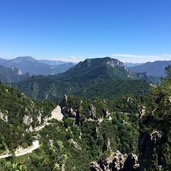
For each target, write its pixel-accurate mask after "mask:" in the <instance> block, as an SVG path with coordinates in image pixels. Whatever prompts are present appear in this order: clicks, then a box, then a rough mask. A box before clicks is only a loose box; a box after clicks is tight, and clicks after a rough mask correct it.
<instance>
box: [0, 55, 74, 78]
mask: <svg viewBox="0 0 171 171" xmlns="http://www.w3.org/2000/svg"><path fill="white" fill-rule="evenodd" d="M0 65H2V66H5V67H8V68H11V67H16V68H18V69H20V70H21V72H22V74H25V73H29V74H30V75H53V74H57V73H61V72H64V71H66V70H68V69H69V68H70V67H72V66H74V65H75V64H74V63H70V62H60V61H48V60H40V61H39V60H36V59H34V58H33V57H30V56H25V57H17V58H14V59H11V60H5V59H0Z"/></svg>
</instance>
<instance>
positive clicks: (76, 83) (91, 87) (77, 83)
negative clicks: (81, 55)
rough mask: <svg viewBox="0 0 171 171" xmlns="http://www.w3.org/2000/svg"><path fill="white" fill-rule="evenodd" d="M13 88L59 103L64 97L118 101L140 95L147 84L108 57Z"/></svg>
mask: <svg viewBox="0 0 171 171" xmlns="http://www.w3.org/2000/svg"><path fill="white" fill-rule="evenodd" d="M15 86H16V87H17V88H19V89H20V90H21V91H23V92H24V93H26V94H27V95H28V96H30V97H32V98H34V99H39V100H40V99H54V100H60V99H61V98H62V97H63V95H64V94H67V95H70V94H73V95H78V96H82V97H89V98H90V97H95V96H100V97H106V98H110V97H111V98H118V97H119V95H120V96H122V95H125V96H128V95H133V94H136V95H144V94H145V93H146V92H148V89H149V85H148V84H147V83H146V82H145V83H144V82H142V80H138V77H137V76H136V74H134V73H133V72H130V71H129V70H128V69H127V68H125V67H124V65H123V63H121V62H120V61H118V60H117V59H112V58H109V57H106V58H96V59H86V60H85V61H83V62H80V63H79V64H77V65H76V66H74V67H73V68H71V69H69V70H68V71H66V72H65V73H61V74H58V75H54V76H48V77H43V76H42V77H31V78H29V79H28V80H25V81H22V82H19V83H17V84H16V85H15ZM104 90H105V91H104ZM108 95H110V96H108Z"/></svg>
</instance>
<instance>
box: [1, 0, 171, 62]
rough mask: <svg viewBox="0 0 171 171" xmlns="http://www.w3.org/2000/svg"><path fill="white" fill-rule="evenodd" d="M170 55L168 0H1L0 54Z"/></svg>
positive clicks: (170, 3) (170, 10)
mask: <svg viewBox="0 0 171 171" xmlns="http://www.w3.org/2000/svg"><path fill="white" fill-rule="evenodd" d="M26 55H29V56H33V57H35V58H37V59H40V58H44V59H45V58H46V59H61V58H63V60H79V59H83V58H87V57H102V56H113V57H115V56H117V58H118V59H121V60H125V61H132V62H142V61H143V60H146V59H147V58H148V60H155V59H156V60H158V59H160V58H161V59H168V60H169V59H171V0H0V57H2V58H14V57H17V56H26Z"/></svg>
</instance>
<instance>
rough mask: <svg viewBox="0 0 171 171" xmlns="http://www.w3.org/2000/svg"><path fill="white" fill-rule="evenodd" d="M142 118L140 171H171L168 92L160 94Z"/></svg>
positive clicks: (170, 122)
mask: <svg viewBox="0 0 171 171" xmlns="http://www.w3.org/2000/svg"><path fill="white" fill-rule="evenodd" d="M152 100H153V101H152V102H153V103H152V105H151V106H148V109H146V112H145V115H143V116H142V117H141V118H140V135H139V147H138V148H139V159H140V171H145V170H149V171H151V170H152V171H153V170H154V171H157V170H162V171H163V170H166V171H170V170H171V155H170V154H171V129H170V124H171V115H170V113H171V105H170V97H168V95H167V92H166V93H164V92H160V93H158V94H157V95H155V96H154V97H153V99H152Z"/></svg>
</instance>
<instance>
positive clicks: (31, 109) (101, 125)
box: [0, 64, 171, 171]
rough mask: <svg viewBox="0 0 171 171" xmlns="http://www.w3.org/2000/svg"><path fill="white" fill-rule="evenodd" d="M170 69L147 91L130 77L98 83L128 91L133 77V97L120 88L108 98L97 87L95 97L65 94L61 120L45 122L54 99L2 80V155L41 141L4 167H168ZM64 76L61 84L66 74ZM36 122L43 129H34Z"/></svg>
mask: <svg viewBox="0 0 171 171" xmlns="http://www.w3.org/2000/svg"><path fill="white" fill-rule="evenodd" d="M79 65H80V64H79ZM119 65H120V64H119ZM98 66H99V65H98ZM86 67H87V66H86ZM112 67H113V66H112ZM117 67H118V65H117ZM121 67H122V65H121ZM73 72H76V71H75V70H74V71H73ZM167 73H168V77H167V78H166V79H165V80H164V82H163V83H162V84H161V85H160V86H159V87H153V89H152V91H151V94H149V93H146V92H144V86H142V83H141V84H140V85H141V86H138V83H140V82H139V80H132V78H131V79H130V77H128V79H123V80H124V81H125V82H122V81H123V80H117V79H116V80H110V81H111V85H110V84H109V85H107V84H108V83H109V82H99V84H104V85H103V86H100V88H102V87H103V88H102V89H100V92H102V94H103V95H104V96H105V92H106V93H107V90H109V89H112V84H113V82H116V83H117V84H118V85H120V86H121V87H122V88H121V90H122V91H124V90H123V89H126V86H125V84H129V83H128V82H130V83H131V84H130V87H132V86H133V85H132V83H133V82H132V81H134V82H135V84H134V87H133V88H134V91H132V93H133V94H132V96H130V94H127V95H124V96H123V94H122V93H121V95H120V98H115V97H114V96H113V97H111V98H107V96H110V94H109V93H108V94H107V95H106V96H105V97H103V98H101V97H100V95H98V92H97V91H95V92H96V93H97V97H95V96H94V97H93V98H90V97H88V98H83V96H82V97H78V96H73V95H71V96H67V95H65V96H64V97H63V98H62V100H61V101H60V103H59V106H60V110H61V112H62V115H63V116H64V118H63V120H62V121H57V120H55V119H52V120H49V121H48V122H47V124H46V125H44V126H43V124H44V122H45V121H46V118H47V117H50V115H51V111H52V109H54V107H55V105H54V104H53V103H50V102H34V101H32V100H30V99H29V98H28V97H26V96H24V95H23V94H22V93H20V92H19V91H17V90H15V89H13V88H9V87H6V86H4V85H2V84H0V93H1V96H0V100H1V102H0V111H1V112H0V122H1V124H0V126H1V128H0V131H1V136H0V152H1V155H0V157H2V156H3V154H4V151H8V150H9V151H10V152H12V154H14V152H15V150H16V148H17V147H18V146H21V147H23V148H26V147H28V146H29V145H30V144H31V143H32V141H33V140H35V139H36V140H38V141H39V143H40V146H39V148H38V149H37V150H35V151H33V152H32V153H30V154H27V155H24V156H21V157H15V156H11V157H9V158H4V159H0V170H2V171H8V170H10V169H13V170H19V171H32V170H36V171H48V170H54V171H55V170H56V171H61V170H71V171H74V170H79V171H87V170H91V171H113V170H114V171H115V170H117V171H145V170H149V171H158V170H163V171H169V170H170V169H171V165H170V163H171V158H170V154H171V144H170V139H171V131H170V124H171V117H170V116H171V115H170V103H171V102H170V95H171V89H170V84H171V69H170V68H167ZM56 77H57V76H55V79H56ZM35 78H36V80H37V77H35ZM42 78H43V79H42ZM44 78H48V79H49V77H43V76H42V77H40V80H41V81H42V80H44ZM100 78H102V77H100ZM125 78H126V77H125ZM32 79H34V77H33V78H32ZM51 79H52V81H53V78H51ZM59 79H61V75H60V77H59ZM67 79H69V77H68V78H67ZM74 79H75V78H74ZM90 80H91V79H90ZM48 81H49V80H48ZM60 81H61V84H62V83H63V82H62V79H61V80H60ZM79 81H80V80H79ZM117 81H118V82H117ZM119 81H121V82H119ZM140 81H142V80H140ZM142 82H143V81H142ZM41 83H42V84H43V85H44V86H45V84H46V82H44V81H42V82H41ZM105 83H106V84H105ZM105 85H106V86H105ZM135 85H137V87H136V86H135ZM108 86H109V89H107V88H106V87H108ZM120 86H119V87H120ZM115 87H117V86H116V85H115ZM128 87H129V86H128ZM140 87H141V88H142V89H140ZM77 88H78V87H77ZM94 88H95V87H94ZM96 88H97V89H98V90H99V88H98V87H96ZM135 89H137V92H136V91H135ZM116 91H117V93H118V94H119V93H120V92H122V91H119V90H116ZM127 91H128V90H127V89H126V91H125V92H127ZM139 91H142V92H143V93H142V92H141V93H140V92H139ZM148 91H149V90H148ZM138 92H139V94H138ZM88 93H89V90H88ZM113 93H114V94H115V93H116V92H113ZM94 94H95V93H94ZM115 95H116V94H115ZM111 96H112V93H111ZM57 115H59V113H57ZM37 126H40V128H41V129H37V131H33V130H34V128H36V127H37ZM138 158H139V159H138Z"/></svg>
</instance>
